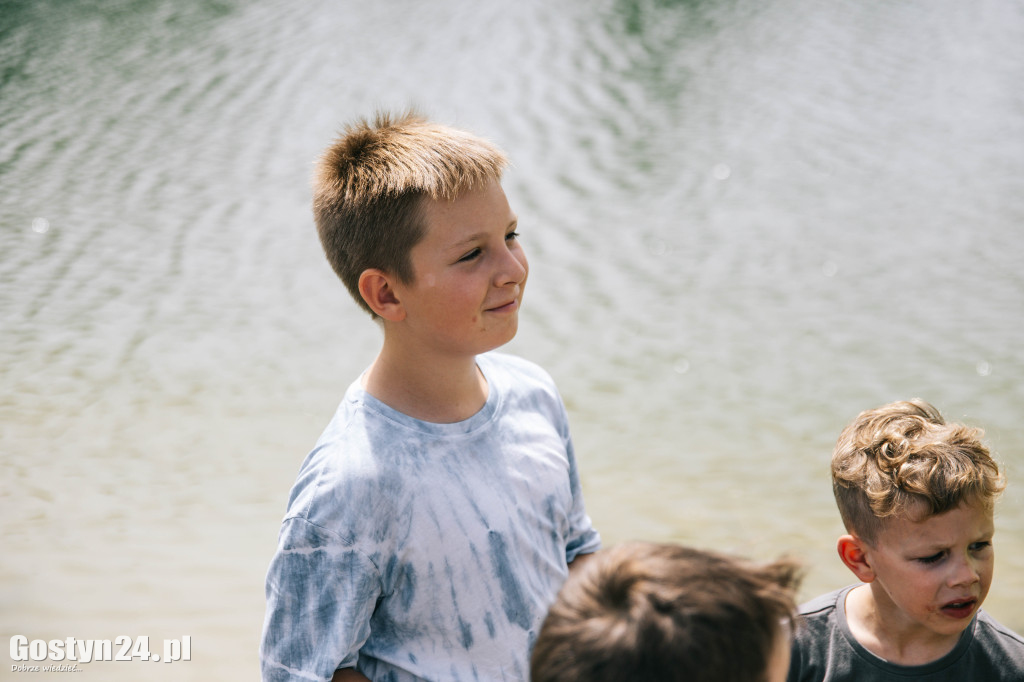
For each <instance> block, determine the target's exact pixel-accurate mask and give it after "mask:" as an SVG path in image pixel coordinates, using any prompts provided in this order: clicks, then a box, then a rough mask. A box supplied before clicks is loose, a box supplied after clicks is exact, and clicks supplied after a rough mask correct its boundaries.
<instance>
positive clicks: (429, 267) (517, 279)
mask: <svg viewBox="0 0 1024 682" xmlns="http://www.w3.org/2000/svg"><path fill="white" fill-rule="evenodd" d="M423 212H424V220H425V224H426V233H425V235H424V236H423V238H422V239H421V240H420V241H419V243H417V244H416V246H414V247H413V249H412V251H411V253H410V257H411V260H412V268H413V276H414V280H413V282H411V283H409V284H398V285H396V289H398V292H399V300H401V301H402V304H403V307H404V310H405V313H406V316H405V320H404V321H405V323H406V324H405V326H406V328H407V329H408V330H409V331H410V332H411V333H413V334H415V335H416V338H417V339H418V341H419V342H420V343H422V344H426V345H427V346H429V348H430V349H431V350H433V351H435V352H441V353H444V354H458V355H477V354H478V353H483V352H486V351H488V350H492V349H494V348H497V347H498V346H500V345H502V344H504V343H506V342H508V341H510V340H511V339H512V338H513V337H514V336H515V334H516V329H517V327H518V321H519V306H520V303H521V302H522V299H523V290H524V288H525V286H526V277H527V274H528V272H529V266H528V264H527V262H526V254H525V253H524V252H523V249H522V247H521V246H520V244H519V241H518V239H517V236H518V235H517V234H516V231H515V229H516V215H515V213H513V212H512V209H511V208H510V207H509V205H508V199H506V197H505V192H504V191H503V190H502V189H501V185H500V184H498V183H497V182H493V181H492V182H489V183H487V184H486V185H483V186H480V187H477V188H474V189H473V190H470V191H467V192H463V193H462V194H461V195H459V197H458V198H456V199H455V200H454V201H444V200H429V199H428V200H426V201H424V204H423Z"/></svg>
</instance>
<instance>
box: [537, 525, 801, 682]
mask: <svg viewBox="0 0 1024 682" xmlns="http://www.w3.org/2000/svg"><path fill="white" fill-rule="evenodd" d="M798 583H799V570H798V567H797V565H796V564H794V563H793V562H791V561H787V560H780V561H777V562H774V563H771V564H754V563H751V562H748V561H743V560H738V559H735V558H732V557H728V556H723V555H720V554H716V553H712V552H706V551H703V550H698V549H693V548H690V547H683V546H680V545H672V544H660V543H650V542H630V543H626V544H622V545H617V546H616V547H613V548H611V549H605V550H601V551H600V552H598V553H597V554H595V555H594V558H593V559H592V560H590V561H588V562H587V563H586V565H585V566H584V567H583V568H582V569H581V570H580V571H577V572H576V573H574V574H573V575H572V576H570V578H569V580H568V581H566V583H565V585H564V586H563V587H562V590H561V591H560V592H559V594H558V599H557V600H556V601H555V603H554V604H553V605H552V607H551V610H550V611H549V612H548V616H547V618H546V619H545V621H544V627H543V628H541V631H540V637H539V638H538V639H537V644H536V646H535V647H534V650H533V658H532V660H531V663H530V666H531V678H530V679H531V681H532V682H622V681H623V680H643V681H644V682H784V680H785V679H786V671H787V670H788V668H789V655H790V640H791V631H792V630H791V622H792V620H793V618H794V616H795V611H796V604H795V603H794V602H793V592H794V590H795V589H796V587H797V584H798Z"/></svg>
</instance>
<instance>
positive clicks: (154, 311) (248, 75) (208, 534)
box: [0, 0, 1024, 680]
mask: <svg viewBox="0 0 1024 682" xmlns="http://www.w3.org/2000/svg"><path fill="white" fill-rule="evenodd" d="M1021 46H1024V7H1022V6H1021V5H1020V4H1019V3H1011V2H1002V1H996V0H982V1H981V2H977V3H971V4H964V3H956V2H952V0H938V1H928V2H925V1H924V0H920V1H916V2H908V3H902V4H899V5H892V4H889V3H879V2H866V3H865V2H853V0H842V1H840V2H833V3H814V2H810V1H809V0H778V1H777V2H771V3H759V4H758V5H757V6H756V7H755V6H751V3H741V2H730V1H720V2H696V1H691V2H669V1H667V0H650V1H648V2H625V1H615V0H602V1H600V2H566V3H548V4H544V3H541V2H539V1H532V0H530V1H527V2H521V3H515V4H511V3H501V4H498V3H474V2H469V1H468V0H467V1H465V2H456V1H445V2H438V3H414V2H411V1H409V2H406V1H395V2H388V3H376V4H369V3H355V2H348V1H343V2H328V1H327V0H320V1H314V2H308V3H301V4H294V3H284V2H280V1H279V0H260V1H257V2H251V3H242V2H220V3H215V2H198V1H186V2H170V1H169V0H167V1H163V2H161V1H148V2H141V1H140V2H105V3H93V2H84V1H80V2H57V1H56V0H49V1H47V0H40V1H36V2H5V3H2V4H0V320H2V334H0V389H2V390H0V471H2V477H0V539H2V544H3V547H4V552H3V560H2V561H0V585H2V587H0V639H3V640H4V641H7V639H9V637H10V636H12V635H15V634H24V635H26V636H28V637H29V638H41V639H47V640H48V639H55V638H56V639H64V638H66V637H69V636H75V637H78V638H113V637H116V636H117V635H130V636H133V637H134V636H139V635H149V636H150V637H151V639H152V640H153V641H154V642H155V641H158V640H162V639H164V638H180V637H181V636H183V635H189V636H190V637H191V641H192V661H190V662H188V663H185V662H180V663H176V664H170V665H164V664H159V665H156V666H154V665H152V664H148V663H147V664H143V663H139V662H136V663H94V664H91V665H90V666H89V667H87V669H86V672H85V675H84V677H83V679H86V680H89V679H103V680H121V679H138V678H139V677H140V676H141V675H142V674H143V673H144V674H145V677H146V678H147V679H174V680H210V679H220V680H233V679H253V678H254V677H256V675H257V666H256V648H257V646H258V637H259V631H260V627H261V624H262V617H263V596H262V589H263V588H262V580H263V575H264V572H265V570H266V566H267V562H268V561H269V559H270V555H271V552H272V550H273V547H274V543H275V538H276V533H277V525H278V522H279V519H280V516H281V514H282V513H283V511H284V504H285V500H286V495H287V491H288V488H289V486H290V484H291V482H292V480H293V478H294V475H295V472H296V470H297V467H298V465H299V463H300V462H301V460H302V458H303V457H304V456H305V454H306V452H307V451H308V449H309V448H310V447H311V446H312V444H313V442H314V441H315V439H316V437H317V435H318V434H319V432H320V430H321V428H322V427H323V426H324V424H325V423H326V421H327V419H328V418H329V417H330V415H331V413H332V412H333V410H334V408H335V406H336V404H337V401H338V400H339V399H340V397H341V394H342V392H343V390H344V388H345V386H346V385H347V384H348V382H349V381H350V380H351V379H352V378H353V377H354V376H355V375H356V374H357V373H358V372H359V371H360V370H361V369H362V368H363V367H364V366H365V365H366V364H367V363H368V362H369V361H370V359H372V357H373V355H374V352H375V350H376V346H377V344H378V342H379V339H378V333H377V331H376V329H375V327H374V326H373V325H372V323H370V322H369V320H368V319H365V318H364V317H363V315H362V314H361V313H360V312H359V310H358V309H357V308H356V306H355V305H354V304H353V303H352V302H351V301H349V300H348V298H347V294H346V293H345V291H344V289H343V287H341V285H340V284H339V283H337V281H336V280H335V279H334V276H333V274H332V273H331V272H330V269H329V268H328V267H327V265H326V262H325V261H324V259H323V257H322V255H321V253H320V251H319V245H318V244H317V242H316V238H315V234H314V230H313V228H312V222H311V214H310V209H309V190H308V179H309V173H310V169H311V166H312V161H313V159H314V158H315V157H316V155H317V154H318V153H319V151H320V150H321V148H322V147H323V146H324V145H325V144H326V143H327V141H328V140H329V139H330V138H331V137H332V136H333V135H334V134H335V133H336V132H337V131H338V130H339V129H340V127H341V125H342V123H343V122H345V121H348V120H350V119H352V118H354V117H356V116H361V115H365V114H368V113H370V112H372V111H373V110H374V109H376V108H378V107H396V108H405V107H407V106H409V105H415V106H419V107H420V108H421V109H422V110H424V111H425V112H426V113H428V114H430V115H432V116H433V117H435V118H438V119H440V120H443V121H446V122H449V123H454V124H457V125H461V126H464V127H468V128H470V129H472V130H475V131H477V132H480V133H483V134H486V135H488V136H490V137H491V138H493V139H494V140H495V141H497V142H498V143H499V144H501V145H502V146H503V147H505V148H506V149H507V150H508V152H509V154H510V156H511V157H512V159H513V162H514V168H513V169H512V170H511V172H510V173H509V175H508V176H507V181H506V189H507V192H508V195H509V198H510V201H511V202H512V204H513V207H514V208H515V209H516V210H517V212H518V213H519V215H520V223H521V226H522V239H523V243H524V246H525V248H526V249H527V252H528V254H529V256H530V262H531V278H530V286H529V290H528V292H527V296H526V300H525V305H524V309H523V313H522V318H521V324H520V333H519V336H518V337H517V339H516V340H515V341H514V342H513V343H512V344H511V345H510V346H509V348H508V349H509V350H511V351H513V352H516V353H519V354H521V355H523V356H526V357H528V358H530V359H533V360H535V361H537V362H539V363H540V364H542V365H543V366H545V367H546V368H547V369H548V370H549V371H550V372H551V373H552V374H553V375H554V376H555V378H556V380H557V381H558V382H559V385H560V387H561V389H562V392H563V395H564V398H565V400H566V403H567V405H568V407H569V409H570V417H571V420H572V427H573V432H574V437H575V440H576V445H577V451H578V453H579V456H580V460H581V466H582V470H583V482H584V489H585V493H586V496H587V501H588V506H589V508H590V511H591V515H592V516H593V517H594V519H595V522H596V523H597V524H598V525H599V527H600V529H601V530H602V532H603V534H604V537H605V540H606V542H608V543H614V542H618V541H620V540H625V539H628V538H634V537H642V538H649V539H657V540H676V541H681V542H688V543H692V544H697V545H700V546H705V547H713V548H716V549H719V550H723V551H732V552H737V553H742V554H747V555H751V556H757V557H771V556H775V555H777V554H781V553H789V554H794V555H796V556H799V557H801V558H803V559H804V560H805V561H806V562H807V564H808V577H807V580H806V584H805V588H804V593H805V594H804V596H808V597H809V596H812V595H813V594H814V593H817V592H821V591H824V590H826V589H831V588H832V587H837V586H839V585H842V584H845V583H847V582H850V581H852V575H851V574H849V572H848V571H847V570H846V569H845V568H843V567H842V565H841V564H840V563H839V560H838V558H836V557H835V553H834V549H833V547H834V540H835V537H836V536H837V535H838V533H839V532H840V530H841V528H840V524H839V519H838V514H837V513H836V512H835V509H834V503H833V502H832V499H831V493H830V490H829V482H828V469H827V462H828V457H829V453H830V451H831V448H832V444H833V443H834V441H835V437H836V436H837V435H838V433H839V431H840V430H841V428H842V427H843V426H844V425H845V424H846V423H847V422H848V421H849V420H850V419H851V418H852V417H853V416H854V415H856V414H857V413H858V412H859V411H860V410H863V409H866V408H869V407H874V406H877V405H880V404H882V403H885V402H888V401H890V400H895V399H900V398H907V397H912V396H920V397H923V398H925V399H928V400H930V401H932V402H933V403H935V404H936V405H937V406H939V408H940V409H941V410H942V411H943V412H944V413H945V414H946V416H947V417H949V418H951V419H957V420H965V421H968V422H971V423H974V424H978V425H980V426H982V427H984V428H985V430H986V433H987V435H988V441H989V443H990V444H991V445H992V446H993V449H994V450H995V452H996V454H997V456H998V458H999V459H1000V460H1001V461H1002V462H1003V463H1004V464H1005V466H1006V469H1007V471H1008V474H1009V478H1010V487H1009V489H1008V491H1007V493H1006V494H1005V495H1004V498H1003V500H1002V501H1001V502H1000V506H999V508H998V514H997V536H996V547H997V567H996V578H995V583H994V585H993V588H992V592H991V594H990V597H989V599H988V602H987V603H986V608H987V609H988V610H989V611H990V612H992V613H993V614H994V615H995V616H996V617H997V618H999V619H1000V620H1001V621H1002V622H1003V623H1004V624H1006V625H1008V626H1010V627H1012V628H1014V629H1016V630H1017V631H1024V620H1022V615H1021V614H1022V613H1024V608H1022V607H1024V533H1022V529H1024V456H1022V452H1024V429H1022V427H1021V419H1020V415H1021V414H1022V412H1024V382H1022V378H1024V359H1022V355H1021V352H1020V348H1021V340H1022V335H1024V334H1022V332H1024V317H1022V313H1024V276H1022V275H1021V270H1020V267H1019V264H1020V263H1021V261H1022V258H1024V233H1022V231H1021V226H1022V225H1024V89H1021V88H1020V86H1019V85H1020V83H1022V82H1024V54H1022V52H1024V47H1021ZM4 655H5V656H7V654H4ZM5 660H6V659H5ZM140 666H141V667H140ZM7 670H9V668H6V667H5V669H4V673H3V674H4V675H6V674H7ZM80 677H81V676H80Z"/></svg>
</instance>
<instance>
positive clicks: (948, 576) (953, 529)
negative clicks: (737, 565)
mask: <svg viewBox="0 0 1024 682" xmlns="http://www.w3.org/2000/svg"><path fill="white" fill-rule="evenodd" d="M981 435H982V434H981V432H980V431H979V430H978V429H975V428H971V427H968V426H964V425H961V424H947V423H946V422H945V421H944V420H943V418H942V416H941V415H940V414H939V412H938V410H936V409H935V408H934V407H932V406H931V405H930V404H928V403H926V402H923V401H921V400H912V401H909V402H897V403H892V404H890V405H885V406H884V407H880V408H878V409H876V410H870V411H868V412H863V413H861V414H860V416H858V417H857V418H856V419H855V420H854V421H853V423H851V424H850V425H849V426H847V427H846V429H845V430H844V431H843V433H842V434H841V435H840V436H839V441H838V442H837V444H836V447H835V451H834V452H833V455H832V487H833V490H834V492H835V497H836V503H837V504H838V506H839V513H840V515H841V516H842V518H843V523H844V525H845V526H846V531H847V533H848V534H847V535H843V536H842V537H840V538H839V542H838V545H837V549H838V551H839V557H840V559H842V561H843V563H844V564H846V566H847V567H849V569H850V570H851V571H853V573H854V575H856V576H857V578H858V579H859V580H860V581H861V583H862V584H859V585H854V586H850V587H846V588H844V589H841V590H837V591H835V592H832V593H830V594H826V595H823V596H821V597H818V598H817V599H814V600H812V601H810V602H808V603H807V604H805V605H803V606H802V607H801V609H800V611H801V615H802V616H803V618H802V621H801V623H800V625H799V626H798V628H797V634H796V639H795V643H794V647H793V663H792V667H791V669H790V673H789V679H790V680H791V681H798V680H816V681H818V680H900V681H901V682H906V681H907V680H929V681H931V680H936V681H937V680H950V681H952V680H956V681H958V682H959V681H962V680H986V681H987V682H992V681H998V680H1015V681H1017V682H1020V680H1024V640H1022V639H1021V638H1020V637H1019V636H1018V635H1016V634H1014V633H1013V632H1010V631H1009V630H1007V629H1006V628H1004V627H1002V626H1001V625H999V624H998V623H997V622H996V621H995V620H993V619H992V618H991V617H990V616H989V615H988V614H986V613H985V612H984V611H982V610H981V604H982V602H983V601H984V600H985V595H986V594H987V593H988V588H989V585H990V583H991V581H992V564H993V552H994V550H993V548H992V535H993V532H994V526H993V522H992V513H993V506H994V503H995V499H996V497H997V496H998V495H999V493H1000V492H1002V490H1003V488H1004V486H1005V484H1004V481H1003V476H1002V474H1001V473H1000V472H999V467H998V466H997V465H996V463H995V462H994V461H993V460H992V457H991V456H990V455H989V451H988V449H987V448H986V447H985V446H984V445H983V444H982V442H981Z"/></svg>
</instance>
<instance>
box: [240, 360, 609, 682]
mask: <svg viewBox="0 0 1024 682" xmlns="http://www.w3.org/2000/svg"><path fill="white" fill-rule="evenodd" d="M477 365H478V366H479V367H480V369H481V371H482V372H483V374H484V377H485V378H486V379H487V384H488V389H489V392H488V397H487V402H486V404H485V405H484V407H483V408H482V409H481V410H480V411H479V412H478V413H477V414H475V415H473V416H472V417H470V418H469V419H467V420H465V421H462V422H458V423H455V424H434V423H428V422H422V421H419V420H416V419H413V418H411V417H408V416H406V415H404V414H402V413H400V412H397V411H395V410H393V409H391V408H390V407H388V406H387V405H385V404H383V403H382V402H380V401H379V400H377V399H375V398H374V397H373V396H371V395H369V394H368V393H367V392H366V391H365V390H363V388H362V387H361V386H360V384H359V382H358V381H357V382H355V383H353V384H352V386H350V387H349V389H348V391H347V392H346V394H345V399H344V401H343V402H342V404H341V406H340V407H339V408H338V411H337V413H336V414H335V416H334V419H333V420H332V421H331V423H330V424H329V425H328V427H327V429H326V430H325V431H324V433H323V435H322V436H321V437H320V440H319V442H318V443H317V446H316V448H315V449H314V450H313V451H312V452H311V453H310V454H309V456H308V457H307V458H306V461H305V462H304V463H303V465H302V468H301V470H300V472H299V476H298V480H297V481H296V483H295V486H294V487H293V488H292V492H291V498H290V500H289V504H288V512H287V514H286V515H285V518H284V521H283V524H282V527H281V532H280V538H279V543H278V550H277V553H276V555H275V556H274V559H273V561H272V562H271V565H270V570H269V572H268V575H267V585H266V594H267V614H266V620H265V622H264V627H263V644H262V646H261V651H260V657H261V665H262V670H263V679H264V680H267V681H275V682H277V681H283V680H329V679H330V678H331V676H332V675H333V673H334V671H335V669H336V668H347V667H353V666H355V667H357V668H358V669H359V670H360V671H361V672H362V673H363V674H364V675H366V676H367V677H369V678H370V679H371V680H375V681H376V680H387V681H388V682H405V681H407V680H408V681H411V680H431V681H434V682H441V681H446V682H447V681H459V680H462V681H466V682H468V681H470V680H482V681H491V680H527V679H528V678H529V663H528V659H529V653H530V650H531V648H532V646H533V641H534V639H535V637H536V635H537V632H538V630H539V628H540V625H541V622H542V620H543V618H544V616H545V614H546V611H547V608H548V606H549V605H550V603H551V602H552V601H553V600H554V597H555V594H556V593H557V591H558V589H559V588H560V587H561V585H562V583H563V581H564V580H565V578H566V576H567V575H568V569H567V563H568V562H571V561H572V560H573V559H574V558H575V557H576V556H577V555H578V554H585V553H590V552H593V551H595V550H597V549H598V547H599V545H600V537H599V536H598V534H597V532H596V531H595V530H594V528H593V527H592V525H591V522H590V519H589V517H588V516H587V514H586V510H585V509H584V505H583V497H582V494H581V490H580V482H579V475H578V473H577V469H576V460H575V456H574V454H573V447H572V441H571V439H570V437H569V428H568V421H567V418H566V413H565V407H564V405H563V404H562V400H561V398H560V397H559V395H558V392H557V390H556V388H555V385H554V383H553V382H552V380H551V378H550V377H549V376H548V375H547V373H545V372H544V371H543V370H541V369H540V368H539V367H537V366H536V365H534V364H532V363H529V362H527V361H525V360H522V359H520V358H516V357H513V356H510V355H504V354H499V353H487V354H485V355H481V356H479V357H478V358H477Z"/></svg>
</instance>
